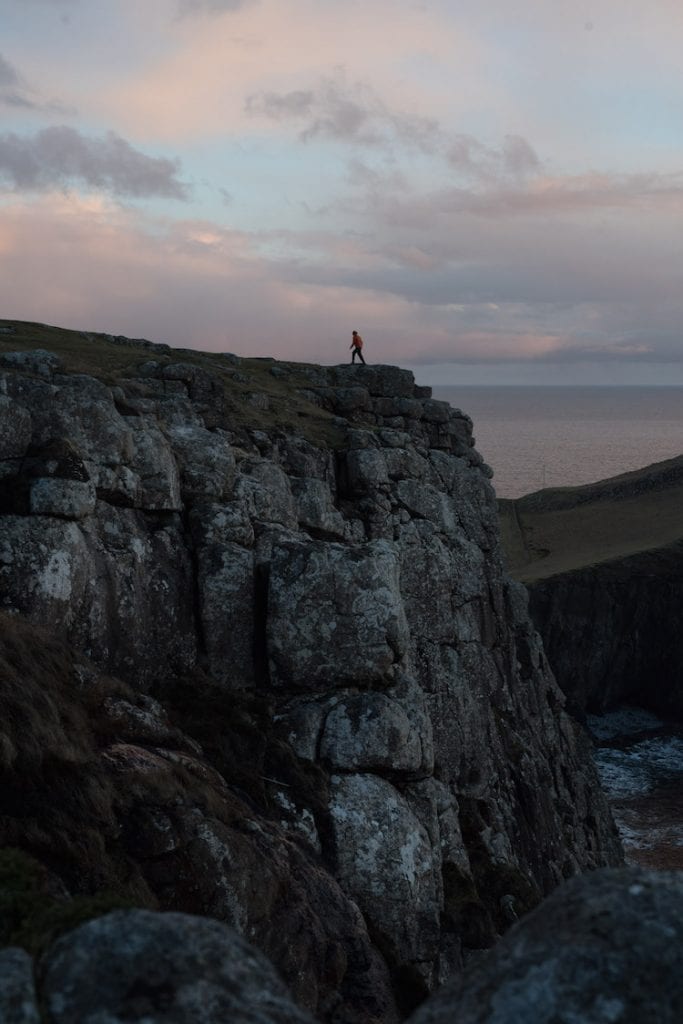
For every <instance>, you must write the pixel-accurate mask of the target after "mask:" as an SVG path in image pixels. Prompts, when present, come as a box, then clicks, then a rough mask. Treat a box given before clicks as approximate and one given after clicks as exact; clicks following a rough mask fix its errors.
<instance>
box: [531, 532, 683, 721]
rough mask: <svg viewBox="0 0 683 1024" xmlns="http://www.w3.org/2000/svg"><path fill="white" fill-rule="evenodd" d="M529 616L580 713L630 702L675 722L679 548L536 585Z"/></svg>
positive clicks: (679, 697) (682, 551) (680, 658)
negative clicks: (668, 717)
mask: <svg viewBox="0 0 683 1024" xmlns="http://www.w3.org/2000/svg"><path fill="white" fill-rule="evenodd" d="M529 589H530V609H531V613H532V616H533V620H534V623H535V625H536V628H537V629H538V630H539V632H540V633H541V636H542V637H543V642H544V646H545V650H546V652H547V654H548V659H549V660H550V663H551V665H552V666H553V671H554V672H555V675H556V677H557V680H558V682H559V684H560V686H561V687H562V689H563V690H564V692H565V694H566V695H567V697H568V699H569V700H570V701H571V703H572V705H573V706H574V707H575V708H576V709H579V710H580V711H585V710H586V709H588V710H591V711H601V710H604V709H605V708H609V707H613V706H614V705H615V704H618V703H620V702H624V701H626V702H631V703H634V704H638V705H640V706H642V707H646V708H651V709H652V710H653V711H656V712H657V713H659V714H662V715H665V716H669V715H670V716H672V717H680V716H681V715H683V676H682V675H681V665H683V632H681V629H680V627H679V623H678V620H679V618H681V611H680V609H681V607H683V544H680V543H679V544H677V545H672V546H670V547H668V548H663V549H659V550H653V551H646V552H643V553H642V554H639V555H631V556H630V557H628V558H622V559H619V560H615V561H613V562H608V563H606V564H604V565H595V566H587V567H586V568H585V569H580V570H577V571H575V572H570V573H563V574H559V575H557V576H553V577H550V578H549V579H547V580H539V581H538V582H537V583H534V584H533V585H532V586H531V587H530V588H529Z"/></svg>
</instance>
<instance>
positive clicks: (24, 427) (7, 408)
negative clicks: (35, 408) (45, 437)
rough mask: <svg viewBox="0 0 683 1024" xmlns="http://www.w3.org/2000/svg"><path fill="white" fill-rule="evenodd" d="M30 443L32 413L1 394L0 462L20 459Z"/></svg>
mask: <svg viewBox="0 0 683 1024" xmlns="http://www.w3.org/2000/svg"><path fill="white" fill-rule="evenodd" d="M30 441H31V414H30V412H29V411H28V409H26V408H25V407H24V406H23V405H20V404H19V402H15V401H14V399H12V398H10V397H9V396H7V395H3V394H2V393H0V462H2V461H3V460H5V459H20V458H21V457H22V455H24V454H25V452H26V450H27V448H28V446H29V443H30Z"/></svg>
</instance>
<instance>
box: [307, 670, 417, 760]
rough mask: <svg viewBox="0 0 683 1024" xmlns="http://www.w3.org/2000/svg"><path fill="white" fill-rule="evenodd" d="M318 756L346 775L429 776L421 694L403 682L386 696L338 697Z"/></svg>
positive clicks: (363, 694) (323, 732)
mask: <svg viewBox="0 0 683 1024" xmlns="http://www.w3.org/2000/svg"><path fill="white" fill-rule="evenodd" d="M318 753H319V757H321V758H322V759H323V760H324V761H326V762H327V763H329V764H330V765H331V766H332V767H333V768H341V769H343V770H345V771H361V772H367V771H378V772H381V773H382V774H388V775H394V774H396V775H407V776H419V775H429V774H431V772H432V770H433V767H434V751H433V744H432V723H431V719H430V718H429V715H428V713H427V709H426V705H425V702H424V697H423V694H422V691H421V690H420V688H419V687H418V686H415V685H413V684H411V683H410V682H406V683H404V684H403V685H400V686H399V687H397V688H394V689H392V690H390V691H389V692H388V693H358V694H351V695H349V696H347V697H343V698H342V699H341V700H339V701H338V702H336V703H335V705H334V706H333V707H332V709H331V710H330V711H329V712H328V714H327V716H326V718H325V724H324V728H323V730H322V735H321V738H320V746H319V751H318Z"/></svg>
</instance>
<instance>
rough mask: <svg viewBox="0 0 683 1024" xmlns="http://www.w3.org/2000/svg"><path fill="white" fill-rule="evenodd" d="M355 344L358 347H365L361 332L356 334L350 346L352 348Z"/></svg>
mask: <svg viewBox="0 0 683 1024" xmlns="http://www.w3.org/2000/svg"><path fill="white" fill-rule="evenodd" d="M353 345H355V346H356V348H362V347H363V339H362V338H361V336H360V334H354V336H353V341H352V342H351V345H350V346H349V348H351V347H352V346H353Z"/></svg>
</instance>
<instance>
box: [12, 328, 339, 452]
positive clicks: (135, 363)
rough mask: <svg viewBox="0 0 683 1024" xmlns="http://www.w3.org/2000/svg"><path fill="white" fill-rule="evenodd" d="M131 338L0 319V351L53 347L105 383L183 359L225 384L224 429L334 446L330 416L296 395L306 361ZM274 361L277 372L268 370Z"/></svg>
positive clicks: (303, 384) (67, 364) (76, 369)
mask: <svg viewBox="0 0 683 1024" xmlns="http://www.w3.org/2000/svg"><path fill="white" fill-rule="evenodd" d="M136 340H137V339H128V340H126V339H123V338H116V339H114V340H112V336H111V335H107V334H97V333H94V332H92V333H91V332H84V331H72V330H67V329H66V328H62V327H52V326H49V325H48V324H38V323H30V322H28V321H23V320H0V355H2V354H3V353H5V352H27V351H30V350H31V349H37V348H42V349H46V350H47V351H48V352H54V353H55V354H56V355H58V356H59V357H60V359H61V360H62V362H63V365H64V369H65V371H66V372H67V373H84V374H88V375H89V376H92V377H96V378H97V379H98V380H101V381H103V382H104V383H105V384H109V385H112V386H113V385H117V384H119V383H120V382H121V381H125V380H126V379H128V378H131V377H136V376H138V375H139V372H140V367H142V366H143V365H144V363H148V362H150V361H151V360H154V361H155V362H158V363H160V364H161V365H162V366H163V365H168V364H171V363H186V364H189V365H191V366H197V367H200V368H201V369H203V370H207V371H208V372H210V373H212V374H214V375H215V376H216V377H218V378H219V379H220V380H221V381H222V383H223V386H224V389H225V398H226V406H227V408H228V411H229V420H230V422H229V424H227V425H228V426H229V427H230V428H233V427H234V428H237V429H239V428H240V427H249V428H252V429H256V430H266V431H268V430H273V429H282V430H285V431H287V432H289V433H294V434H298V435H300V436H303V437H305V438H307V439H308V440H309V441H311V442H312V443H313V444H319V445H324V446H329V447H331V448H337V447H340V446H341V444H342V443H343V434H342V432H341V430H340V429H339V427H338V425H337V424H336V423H335V420H334V417H333V416H332V415H331V414H330V413H328V412H326V411H325V410H324V409H320V408H319V407H318V406H316V405H314V404H313V403H311V402H308V401H306V399H305V398H304V397H303V396H302V395H300V394H299V389H304V388H308V387H310V380H309V379H308V378H307V376H306V373H305V371H306V364H303V363H286V362H279V361H278V362H276V361H275V360H271V359H243V358H240V359H239V363H238V365H232V362H231V360H230V359H229V357H227V356H226V355H225V354H221V353H219V352H201V351H195V350H194V349H180V348H171V349H169V350H168V351H167V350H166V349H165V347H164V346H163V345H159V346H154V347H151V348H145V347H141V346H140V344H139V343H138V344H136ZM274 366H277V367H278V368H279V371H281V372H278V375H277V376H275V375H274V374H273V373H271V369H272V368H273V367H274ZM254 394H256V395H265V396H266V399H267V402H268V408H266V409H262V408H258V407H257V406H256V405H254V404H253V402H252V400H251V398H250V396H252V395H254Z"/></svg>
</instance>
